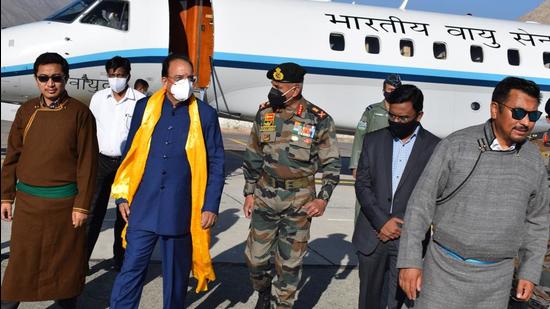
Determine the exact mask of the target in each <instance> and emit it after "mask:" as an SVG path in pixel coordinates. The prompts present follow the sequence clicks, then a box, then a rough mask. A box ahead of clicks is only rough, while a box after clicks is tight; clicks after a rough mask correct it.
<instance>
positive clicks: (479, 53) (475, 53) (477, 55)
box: [470, 45, 483, 62]
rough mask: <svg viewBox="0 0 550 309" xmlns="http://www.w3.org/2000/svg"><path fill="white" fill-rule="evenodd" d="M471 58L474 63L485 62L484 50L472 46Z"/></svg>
mask: <svg viewBox="0 0 550 309" xmlns="http://www.w3.org/2000/svg"><path fill="white" fill-rule="evenodd" d="M470 58H471V59H472V61H473V62H483V48H482V47H481V46H478V45H471V46H470Z"/></svg>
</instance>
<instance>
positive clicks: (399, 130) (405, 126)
mask: <svg viewBox="0 0 550 309" xmlns="http://www.w3.org/2000/svg"><path fill="white" fill-rule="evenodd" d="M388 123H389V127H388V128H389V129H390V132H391V134H392V135H393V136H394V137H396V138H398V139H403V138H405V137H407V136H409V135H411V134H412V133H413V132H414V130H416V127H418V125H419V124H420V122H418V121H416V119H415V120H413V121H410V122H407V123H401V122H393V121H391V120H388Z"/></svg>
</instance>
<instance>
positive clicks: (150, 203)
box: [117, 97, 225, 235]
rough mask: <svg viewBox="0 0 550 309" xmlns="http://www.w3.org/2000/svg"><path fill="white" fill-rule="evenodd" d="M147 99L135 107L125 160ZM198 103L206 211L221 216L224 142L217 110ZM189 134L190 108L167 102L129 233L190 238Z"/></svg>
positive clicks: (155, 136)
mask: <svg viewBox="0 0 550 309" xmlns="http://www.w3.org/2000/svg"><path fill="white" fill-rule="evenodd" d="M148 99H149V98H148V97H147V98H143V99H141V100H139V101H138V102H137V103H136V107H135V110H134V115H133V117H132V124H131V127H130V131H129V133H128V141H127V143H126V149H124V152H123V156H126V153H127V152H128V150H129V148H130V145H132V141H133V139H134V136H135V134H136V132H137V130H138V128H139V126H140V125H141V121H142V118H143V113H144V111H145V106H146V105H147V100H148ZM197 102H198V104H199V114H200V118H201V124H202V132H203V136H204V140H205V145H206V153H207V168H208V183H207V186H206V194H205V201H204V205H203V206H202V211H210V212H213V213H215V214H217V213H218V208H219V205H220V198H221V193H222V190H223V186H224V182H225V179H224V178H225V174H224V164H225V159H224V149H223V141H222V136H221V131H220V126H219V123H218V115H217V113H216V110H214V109H213V108H212V107H210V106H209V105H207V104H205V103H203V102H202V101H200V100H197ZM188 132H189V108H188V106H187V105H186V104H180V105H178V106H177V107H176V108H173V107H172V104H171V103H170V101H169V100H168V99H167V98H166V99H165V100H164V102H163V106H162V114H161V116H160V119H159V121H158V122H157V125H156V126H155V129H154V131H153V136H152V138H151V147H150V149H149V155H148V157H147V162H146V164H145V171H144V172H143V178H142V179H141V183H140V185H139V188H138V190H137V192H136V195H135V196H134V199H133V201H132V204H131V205H130V218H129V223H128V228H129V229H139V230H146V231H151V232H155V233H157V234H159V235H182V234H186V233H189V223H190V220H191V169H190V167H189V162H188V160H187V155H186V153H185V144H186V142H187V134H188ZM117 202H119V201H118V200H117Z"/></svg>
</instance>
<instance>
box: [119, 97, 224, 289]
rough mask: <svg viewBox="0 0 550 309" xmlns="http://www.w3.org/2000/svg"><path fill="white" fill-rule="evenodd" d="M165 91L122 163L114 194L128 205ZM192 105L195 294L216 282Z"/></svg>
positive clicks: (189, 148) (151, 104)
mask: <svg viewBox="0 0 550 309" xmlns="http://www.w3.org/2000/svg"><path fill="white" fill-rule="evenodd" d="M165 92H166V89H165V88H162V89H161V90H159V91H157V92H155V93H154V94H153V95H152V96H151V97H150V98H149V100H148V101H147V106H146V107H145V111H144V114H143V119H142V121H141V125H140V127H139V128H138V130H137V132H136V135H135V136H134V139H133V141H132V145H131V146H130V149H129V150H128V153H127V154H126V157H125V158H124V160H123V161H122V163H121V164H120V167H119V169H118V171H117V173H116V176H115V180H114V182H113V186H112V188H111V195H112V196H113V197H114V198H115V199H118V198H125V199H127V200H128V203H129V205H130V206H131V205H132V200H133V198H134V196H135V193H136V191H137V189H138V187H139V184H140V183H141V179H142V177H143V172H144V170H145V163H146V162H147V156H148V155H149V149H150V147H151V136H152V135H153V131H154V129H155V126H156V124H157V122H158V120H159V119H160V115H161V112H162V105H163V102H164V96H165ZM190 100H191V102H190V104H189V119H190V124H189V133H188V135H187V143H186V144H185V152H186V154H187V160H188V161H189V166H190V167H191V226H190V230H191V241H192V247H193V253H192V265H191V270H192V272H193V277H195V279H197V281H198V283H197V287H196V292H197V293H198V292H201V291H207V290H208V285H207V283H208V281H213V280H216V275H215V274H214V269H213V267H212V261H211V258H210V252H209V247H210V229H206V230H204V229H202V227H201V218H202V206H203V204H204V195H205V192H206V184H207V178H208V174H207V162H206V161H207V160H206V146H205V143H204V137H203V134H202V127H201V119H200V115H199V107H198V103H197V100H196V98H195V97H191V98H190ZM127 228H128V224H126V226H125V227H124V230H123V231H122V235H121V237H122V243H123V246H124V247H126V230H127Z"/></svg>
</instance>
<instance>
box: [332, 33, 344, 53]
mask: <svg viewBox="0 0 550 309" xmlns="http://www.w3.org/2000/svg"><path fill="white" fill-rule="evenodd" d="M329 43H330V49H332V50H337V51H342V50H344V48H345V47H346V41H345V40H344V35H343V34H341V33H335V32H332V33H331V34H330V37H329Z"/></svg>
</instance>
